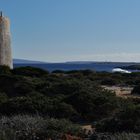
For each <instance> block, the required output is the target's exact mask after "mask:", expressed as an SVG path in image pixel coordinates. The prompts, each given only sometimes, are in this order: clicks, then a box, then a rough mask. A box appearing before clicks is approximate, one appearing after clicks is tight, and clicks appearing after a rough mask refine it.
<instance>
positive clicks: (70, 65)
mask: <svg viewBox="0 0 140 140" xmlns="http://www.w3.org/2000/svg"><path fill="white" fill-rule="evenodd" d="M135 64H140V63H128V62H127V63H125V62H123V63H122V62H65V63H15V64H14V68H15V67H24V66H32V67H37V68H41V69H44V70H48V71H50V72H52V71H55V70H63V71H70V70H87V69H88V70H94V71H98V72H102V71H106V72H112V70H113V69H114V68H119V67H122V66H130V65H135Z"/></svg>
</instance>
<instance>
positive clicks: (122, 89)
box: [102, 86, 140, 98]
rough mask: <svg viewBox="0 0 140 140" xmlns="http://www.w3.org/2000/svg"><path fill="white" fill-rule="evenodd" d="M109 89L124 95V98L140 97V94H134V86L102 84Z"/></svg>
mask: <svg viewBox="0 0 140 140" xmlns="http://www.w3.org/2000/svg"><path fill="white" fill-rule="evenodd" d="M102 87H104V88H105V89H107V90H111V91H113V92H115V93H116V95H117V96H119V97H123V98H128V97H131V98H140V96H139V95H132V94H131V91H132V90H133V87H121V86H102Z"/></svg>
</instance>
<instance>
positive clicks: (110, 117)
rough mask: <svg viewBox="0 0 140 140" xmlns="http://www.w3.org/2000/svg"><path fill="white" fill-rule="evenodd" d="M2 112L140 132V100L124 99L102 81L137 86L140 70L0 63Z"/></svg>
mask: <svg viewBox="0 0 140 140" xmlns="http://www.w3.org/2000/svg"><path fill="white" fill-rule="evenodd" d="M0 70H1V71H0V115H1V116H3V115H4V116H11V117H12V116H13V115H25V114H26V115H27V114H28V115H37V116H41V117H43V118H44V117H46V116H48V117H51V118H57V119H67V120H70V121H72V122H74V123H80V124H81V123H92V124H93V123H94V124H95V125H94V126H95V127H96V130H97V131H98V132H111V133H112V132H113V133H115V132H120V133H122V132H124V131H125V132H135V133H140V121H139V118H140V100H139V99H122V98H119V97H116V95H115V93H113V92H111V91H108V90H105V89H104V88H103V87H102V85H109V86H112V85H120V86H123V85H127V86H136V88H134V92H136V91H137V93H140V92H139V84H140V73H132V74H121V73H107V72H95V71H90V70H80V71H67V72H65V71H59V70H57V71H53V72H51V73H49V72H48V71H44V70H42V69H39V68H33V67H20V68H15V69H13V70H10V69H8V68H7V67H0Z"/></svg>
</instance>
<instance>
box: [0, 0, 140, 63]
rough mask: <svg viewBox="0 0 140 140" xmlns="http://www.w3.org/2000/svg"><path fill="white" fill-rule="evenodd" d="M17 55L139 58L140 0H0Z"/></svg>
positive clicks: (46, 58) (51, 58) (47, 58)
mask: <svg viewBox="0 0 140 140" xmlns="http://www.w3.org/2000/svg"><path fill="white" fill-rule="evenodd" d="M0 9H1V10H2V11H3V12H4V14H5V15H6V16H8V17H10V20H11V32H12V49H13V57H14V58H22V59H30V60H41V61H46V62H62V61H74V60H75V61H79V60H85V61H89V60H90V61H139V62H140V0H0Z"/></svg>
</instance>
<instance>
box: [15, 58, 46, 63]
mask: <svg viewBox="0 0 140 140" xmlns="http://www.w3.org/2000/svg"><path fill="white" fill-rule="evenodd" d="M13 63H14V64H44V63H45V62H41V61H33V60H24V59H13Z"/></svg>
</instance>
